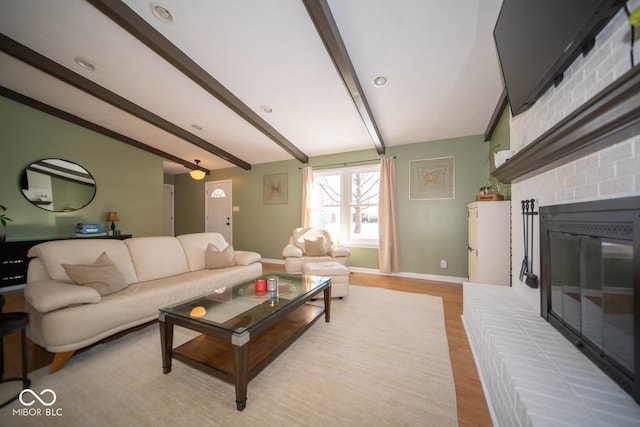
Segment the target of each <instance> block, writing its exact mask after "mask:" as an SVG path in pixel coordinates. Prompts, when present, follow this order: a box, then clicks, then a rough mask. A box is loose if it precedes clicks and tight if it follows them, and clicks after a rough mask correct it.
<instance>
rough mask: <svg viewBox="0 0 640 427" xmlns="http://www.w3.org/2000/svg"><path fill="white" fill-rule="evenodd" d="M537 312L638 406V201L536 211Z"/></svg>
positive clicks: (589, 203) (639, 371)
mask: <svg viewBox="0 0 640 427" xmlns="http://www.w3.org/2000/svg"><path fill="white" fill-rule="evenodd" d="M540 261H541V287H542V292H541V314H542V317H543V318H544V319H546V320H547V321H548V322H549V323H550V324H551V325H553V326H554V327H555V328H556V329H557V330H558V331H560V332H561V333H562V334H563V335H564V336H565V337H566V338H567V339H568V340H569V341H571V342H572V343H573V344H574V345H575V346H576V347H577V348H578V349H580V350H581V351H582V352H583V353H584V354H585V355H586V356H587V357H589V358H590V359H591V360H592V361H593V362H594V363H595V364H596V365H597V366H598V367H599V368H600V369H602V370H603V371H604V372H605V373H606V374H607V375H608V376H609V377H611V378H612V379H613V380H614V381H615V382H616V383H618V384H619V385H620V386H621V387H622V388H623V389H624V390H625V391H626V392H627V393H629V394H630V395H631V396H632V397H633V398H634V400H635V401H636V402H637V403H640V312H639V309H638V308H639V307H640V197H629V198H621V199H610V200H600V201H594V202H584V203H574V204H565V205H556V206H546V207H541V208H540Z"/></svg>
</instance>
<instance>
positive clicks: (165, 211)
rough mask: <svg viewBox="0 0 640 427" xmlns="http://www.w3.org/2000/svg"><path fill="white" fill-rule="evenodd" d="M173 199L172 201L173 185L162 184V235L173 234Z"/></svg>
mask: <svg viewBox="0 0 640 427" xmlns="http://www.w3.org/2000/svg"><path fill="white" fill-rule="evenodd" d="M173 213H174V201H173V185H170V184H164V187H163V193H162V235H163V236H174V235H175V231H174V230H175V225H174V218H173Z"/></svg>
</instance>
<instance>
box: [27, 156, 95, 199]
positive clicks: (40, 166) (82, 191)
mask: <svg viewBox="0 0 640 427" xmlns="http://www.w3.org/2000/svg"><path fill="white" fill-rule="evenodd" d="M20 190H21V191H22V194H23V195H24V197H26V198H27V200H29V201H30V202H31V203H32V204H34V205H35V206H37V207H39V208H41V209H44V210H47V211H51V212H72V211H75V210H78V209H81V208H83V207H85V206H87V205H88V204H89V203H91V200H93V198H94V197H95V195H96V181H95V180H94V179H93V176H91V174H90V173H89V172H88V171H87V170H86V169H85V168H83V167H82V166H80V165H78V164H76V163H73V162H70V161H68V160H61V159H42V160H38V161H37V162H34V163H31V164H30V165H29V166H27V167H26V168H25V169H24V171H22V174H21V175H20Z"/></svg>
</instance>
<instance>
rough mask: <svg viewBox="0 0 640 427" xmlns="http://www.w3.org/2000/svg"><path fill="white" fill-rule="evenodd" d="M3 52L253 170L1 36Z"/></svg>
mask: <svg viewBox="0 0 640 427" xmlns="http://www.w3.org/2000/svg"><path fill="white" fill-rule="evenodd" d="M0 49H1V50H2V51H3V52H5V53H7V54H8V55H11V56H13V57H14V58H16V59H18V60H20V61H22V62H25V63H27V64H29V65H31V66H32V67H35V68H37V69H39V70H41V71H44V72H45V73H47V74H49V75H51V76H53V77H55V78H57V79H59V80H62V81H63V82H65V83H68V84H70V85H71V86H73V87H76V88H78V89H80V90H82V91H84V92H86V93H88V94H90V95H92V96H95V97H96V98H98V99H101V100H102V101H105V102H107V103H109V104H111V105H113V106H114V107H116V108H119V109H121V110H123V111H126V112H127V113H129V114H131V115H134V116H136V117H138V118H139V119H142V120H144V121H146V122H148V123H151V124H152V125H154V126H156V127H158V128H160V129H162V130H164V131H166V132H169V133H171V134H173V135H175V136H177V137H178V138H181V139H183V140H185V141H188V142H190V143H191V144H193V145H195V146H197V147H200V148H202V149H203V150H206V151H208V152H209V153H211V154H214V155H216V156H218V157H220V158H222V159H224V160H227V161H228V162H230V163H233V164H234V165H236V166H239V167H241V168H243V169H245V170H250V169H251V165H250V164H249V163H247V162H245V161H244V160H242V159H239V158H237V157H236V156H234V155H233V154H230V153H228V152H226V151H224V150H223V149H221V148H219V147H216V146H215V145H213V144H210V143H209V142H208V141H205V140H204V139H202V138H200V137H198V136H196V135H193V134H192V133H190V132H187V131H186V130H184V129H182V128H181V127H179V126H176V125H175V124H173V123H171V122H169V121H167V120H165V119H163V118H162V117H160V116H158V115H156V114H154V113H152V112H150V111H148V110H145V109H144V108H142V107H140V106H139V105H136V104H134V103H133V102H131V101H129V100H127V99H125V98H123V97H121V96H120V95H118V94H116V93H114V92H111V91H110V90H108V89H106V88H104V87H102V86H100V85H98V84H96V83H94V82H92V81H91V80H89V79H86V78H84V77H82V76H81V75H80V74H77V73H74V72H73V71H71V70H70V69H68V68H66V67H63V66H62V65H60V64H58V63H57V62H55V61H52V60H50V59H49V58H47V57H45V56H43V55H41V54H39V53H38V52H36V51H34V50H31V49H29V48H28V47H26V46H24V45H22V44H20V43H18V42H16V41H15V40H13V39H11V38H9V37H7V36H5V35H4V34H0Z"/></svg>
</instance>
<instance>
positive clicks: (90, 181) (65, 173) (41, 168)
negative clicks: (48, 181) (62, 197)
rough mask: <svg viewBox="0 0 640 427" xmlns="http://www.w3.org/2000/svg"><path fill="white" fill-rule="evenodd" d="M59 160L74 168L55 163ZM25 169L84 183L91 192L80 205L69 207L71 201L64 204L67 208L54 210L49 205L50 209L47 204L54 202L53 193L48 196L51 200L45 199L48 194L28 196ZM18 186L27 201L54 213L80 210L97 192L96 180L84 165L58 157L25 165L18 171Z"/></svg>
mask: <svg viewBox="0 0 640 427" xmlns="http://www.w3.org/2000/svg"><path fill="white" fill-rule="evenodd" d="M59 162H65V163H68V164H69V165H70V166H75V167H76V168H75V169H74V168H73V167H71V168H65V167H64V166H60V165H56V164H55V163H59ZM45 168H46V169H45ZM78 169H82V171H84V172H82V171H80V170H78ZM27 171H32V172H37V173H41V174H44V175H48V176H51V177H55V178H58V179H61V180H63V181H68V182H74V183H77V184H80V185H86V186H89V187H91V186H92V187H93V194H92V195H91V197H90V198H89V200H88V201H87V202H86V203H84V204H83V205H82V206H78V207H75V206H73V207H71V206H72V205H71V203H68V204H65V206H69V208H64V209H61V210H54V209H53V206H51V209H48V208H47V206H50V205H52V203H54V201H55V199H54V196H53V194H52V195H51V196H50V197H51V198H52V199H54V200H52V201H48V200H47V198H49V195H48V194H43V195H42V197H41V198H39V199H34V198H30V197H29V194H28V193H27V192H28V191H29V188H28V186H29V183H28V177H27ZM18 188H19V189H20V192H21V193H22V195H23V196H24V198H25V199H27V201H29V203H31V204H32V205H34V206H36V207H38V208H40V209H42V210H45V211H47V212H54V213H62V212H75V211H77V210H80V209H82V208H84V207H86V206H88V205H89V204H90V203H91V202H92V201H93V199H95V197H96V193H97V184H96V180H95V178H94V177H93V175H91V172H89V171H88V170H87V168H85V167H84V166H82V165H80V164H78V163H76V162H72V161H70V160H65V159H59V158H45V159H40V160H37V161H35V162H32V163H30V164H28V165H27V166H25V168H24V169H23V170H22V172H21V173H20V176H19V177H18ZM52 191H53V190H50V192H51V193H52ZM63 203H64V202H63Z"/></svg>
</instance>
